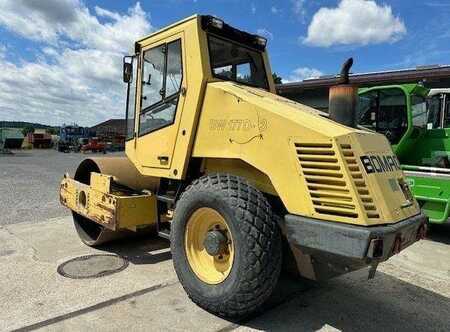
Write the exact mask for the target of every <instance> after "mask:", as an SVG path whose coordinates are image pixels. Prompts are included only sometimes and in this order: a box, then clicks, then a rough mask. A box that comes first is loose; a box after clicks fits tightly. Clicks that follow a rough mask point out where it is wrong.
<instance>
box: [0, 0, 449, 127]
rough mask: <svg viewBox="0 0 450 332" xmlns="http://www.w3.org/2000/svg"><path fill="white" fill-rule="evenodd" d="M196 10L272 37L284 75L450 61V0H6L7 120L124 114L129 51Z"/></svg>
mask: <svg viewBox="0 0 450 332" xmlns="http://www.w3.org/2000/svg"><path fill="white" fill-rule="evenodd" d="M194 13H200V14H212V15H216V16H218V17H221V18H223V19H225V21H227V22H228V23H230V24H231V25H233V26H236V27H238V28H241V29H243V30H247V31H250V32H254V33H258V34H261V35H264V36H266V37H267V38H268V40H269V52H270V57H271V62H272V68H273V70H274V71H276V72H277V73H278V74H280V75H281V76H282V77H283V78H284V81H285V82H288V81H297V80H301V79H304V78H308V77H316V76H320V75H322V74H334V73H336V72H338V71H339V68H340V65H341V63H342V62H343V61H344V60H345V59H346V58H348V57H350V56H353V57H354V58H355V65H354V68H353V71H354V72H366V71H378V70H388V69H400V68H409V67H415V66H417V65H423V64H447V63H449V62H450V61H448V60H447V59H448V57H449V56H450V43H449V41H450V19H449V17H450V0H428V1H411V0H391V1H389V0H385V1H380V0H376V1H369V0H314V1H313V0H285V1H267V0H263V1H261V0H260V1H244V0H152V1H141V2H136V1H124V0H122V1H107V0H0V36H1V38H0V67H1V70H0V120H22V121H33V122H40V123H46V124H52V125H61V124H62V123H73V122H76V123H78V124H80V125H93V124H95V123H97V122H100V121H103V120H106V119H109V118H118V117H123V115H124V105H125V86H124V84H123V83H122V81H121V70H122V56H123V55H124V54H126V53H129V52H130V51H131V50H132V47H133V42H134V40H136V39H137V38H139V37H142V36H144V35H146V34H148V33H150V32H152V31H155V30H157V29H158V28H160V27H163V26H165V25H167V24H170V23H173V22H175V21H177V20H179V19H182V18H184V17H186V16H189V15H192V14H194Z"/></svg>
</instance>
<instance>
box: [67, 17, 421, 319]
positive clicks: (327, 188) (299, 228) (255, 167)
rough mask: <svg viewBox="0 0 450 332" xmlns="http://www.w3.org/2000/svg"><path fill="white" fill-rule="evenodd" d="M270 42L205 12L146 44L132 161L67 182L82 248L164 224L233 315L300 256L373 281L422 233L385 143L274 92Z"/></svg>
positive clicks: (312, 268) (197, 290)
mask: <svg viewBox="0 0 450 332" xmlns="http://www.w3.org/2000/svg"><path fill="white" fill-rule="evenodd" d="M266 43H267V41H266V39H264V38H263V37H260V36H257V35H253V34H250V33H247V32H244V31H240V30H238V29H236V28H233V27H231V26H230V25H228V24H226V23H225V22H223V21H222V20H220V19H218V18H216V17H212V16H198V15H195V16H192V17H189V18H187V19H184V20H182V21H180V22H178V23H175V24H173V25H170V26H169V27H166V28H164V29H162V30H160V31H157V32H155V33H153V34H151V35H150V36H148V37H145V38H142V39H140V40H138V41H137V42H136V43H135V47H134V49H135V53H134V54H133V55H131V56H129V57H126V58H125V59H124V70H123V77H124V81H125V82H126V83H127V86H128V94H127V111H126V119H127V133H128V134H127V142H126V150H125V152H126V157H123V158H121V157H115V158H114V157H113V158H89V159H86V160H84V161H83V162H82V163H81V164H80V165H79V167H78V169H77V171H76V172H75V175H74V177H73V178H72V177H70V176H69V175H65V177H64V179H63V180H62V182H61V186H60V200H61V203H62V204H63V205H64V206H66V207H68V208H69V209H71V210H72V212H73V219H74V223H75V227H76V230H77V232H78V234H79V236H80V238H81V240H82V241H83V242H84V243H86V244H87V245H91V246H96V245H99V244H101V243H104V242H106V241H109V240H112V239H114V238H117V237H120V236H125V235H126V234H129V233H130V232H136V231H139V230H142V229H154V230H155V234H157V235H159V236H161V237H163V238H167V239H170V246H171V252H172V257H173V264H174V267H175V271H176V273H177V275H178V278H179V280H180V282H181V284H182V286H183V287H184V289H185V291H186V292H187V294H188V295H189V297H190V298H191V299H192V300H193V301H194V302H195V303H197V304H198V305H200V306H201V307H203V308H205V309H206V310H208V311H210V312H212V313H215V314H217V315H220V316H225V317H241V316H245V315H249V314H251V313H253V312H255V311H256V310H258V309H260V308H261V307H262V305H263V304H264V303H265V302H266V300H267V299H268V298H269V297H270V295H271V294H272V293H273V291H274V289H275V286H276V284H277V281H278V278H279V275H280V270H281V266H282V262H283V261H285V260H289V258H290V257H292V259H293V260H294V266H296V267H298V271H299V273H300V274H301V275H302V276H304V277H306V278H310V279H313V280H325V279H328V278H331V277H335V276H338V275H341V274H344V273H348V272H351V271H354V270H358V269H361V268H363V267H367V266H370V267H371V268H370V273H369V276H370V277H373V275H374V273H375V270H376V267H377V265H378V263H380V262H383V261H385V260H387V259H388V258H389V257H391V256H392V255H395V254H397V253H398V252H400V251H401V250H403V249H404V248H406V247H408V246H409V245H411V244H413V243H414V242H416V241H418V240H419V239H421V238H423V237H424V234H425V229H426V217H425V215H424V214H422V213H421V211H420V208H419V205H418V203H417V201H416V200H415V199H414V197H412V195H411V192H410V190H409V187H408V185H407V184H406V182H405V179H404V176H403V173H402V171H401V169H400V165H399V164H398V161H397V158H396V157H395V155H394V153H393V151H392V148H391V146H390V144H389V142H388V141H387V139H386V138H385V137H384V136H383V135H380V134H378V133H372V132H368V131H361V130H358V129H356V128H351V127H348V126H345V125H342V124H341V123H338V122H335V121H332V120H330V119H328V118H327V117H325V116H323V114H322V113H321V112H319V111H316V110H314V109H312V108H309V107H307V106H304V105H301V104H299V103H296V102H293V101H290V100H288V99H285V98H282V97H280V96H278V95H276V94H275V85H274V82H273V78H272V75H271V73H272V71H271V69H270V65H269V61H268V55H267V51H266ZM373 160H387V162H388V167H385V168H382V169H379V168H378V167H376V168H374V166H373V164H372V162H373ZM283 247H284V248H285V251H284V252H283ZM374 310H376V308H374Z"/></svg>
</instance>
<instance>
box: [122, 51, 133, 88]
mask: <svg viewBox="0 0 450 332" xmlns="http://www.w3.org/2000/svg"><path fill="white" fill-rule="evenodd" d="M132 79H133V57H132V56H124V57H123V81H124V82H125V83H129V82H131V80H132Z"/></svg>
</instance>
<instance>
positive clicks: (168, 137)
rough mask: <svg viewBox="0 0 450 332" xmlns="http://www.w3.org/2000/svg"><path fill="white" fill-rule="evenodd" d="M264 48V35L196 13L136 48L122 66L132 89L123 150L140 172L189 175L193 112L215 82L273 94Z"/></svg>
mask: <svg viewBox="0 0 450 332" xmlns="http://www.w3.org/2000/svg"><path fill="white" fill-rule="evenodd" d="M266 44H267V40H266V39H265V38H264V37H261V36H258V35H254V34H250V33H247V32H244V31H241V30H238V29H235V28H233V27H231V26H230V25H228V24H226V23H224V22H223V21H222V20H220V19H218V18H216V17H213V16H198V15H195V16H192V17H189V18H187V19H185V20H183V21H180V22H178V23H176V24H174V25H172V26H169V27H168V28H166V29H162V30H160V31H158V32H156V33H154V34H152V35H150V36H148V37H145V38H143V39H141V40H138V41H137V42H136V43H135V54H134V55H132V56H127V57H125V58H124V63H123V80H124V82H126V83H128V93H127V111H126V120H127V121H126V123H127V140H126V148H125V152H126V154H127V156H128V157H129V158H130V159H131V160H132V161H133V163H135V164H136V165H137V167H138V169H139V170H140V172H141V173H143V174H154V173H155V171H156V172H157V175H158V176H166V177H171V178H175V179H180V178H182V177H183V174H185V172H186V170H187V159H186V158H185V156H186V155H188V154H189V149H190V147H191V146H192V143H193V140H194V135H193V133H194V131H195V123H196V117H195V114H196V113H197V110H198V109H199V107H201V106H202V98H203V97H202V96H203V95H204V93H205V89H206V88H207V87H208V85H209V84H210V83H211V84H214V83H217V82H223V81H227V82H231V83H233V84H236V85H240V86H243V87H244V86H246V87H249V88H256V89H262V90H266V91H268V92H272V93H275V85H274V82H273V78H272V75H271V70H270V66H269V61H268V57H267V53H266ZM179 134H181V135H179ZM180 136H181V137H182V138H181V139H180ZM183 136H184V137H183ZM177 154H178V158H177ZM181 155H184V156H181Z"/></svg>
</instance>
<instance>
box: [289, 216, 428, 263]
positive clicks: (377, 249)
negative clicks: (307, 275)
mask: <svg viewBox="0 0 450 332" xmlns="http://www.w3.org/2000/svg"><path fill="white" fill-rule="evenodd" d="M426 223H427V217H426V216H425V215H424V214H423V213H420V214H418V215H416V216H413V217H410V218H407V219H405V220H402V221H400V222H397V223H395V224H390V225H383V226H372V227H370V226H369V227H365V226H356V225H349V224H342V223H333V222H327V221H319V220H317V219H312V218H305V217H301V216H296V215H286V216H285V230H286V235H287V238H288V241H289V242H290V243H292V244H295V245H297V246H299V247H300V249H301V250H302V252H303V253H304V254H314V253H315V252H323V253H328V254H333V255H338V256H342V257H348V258H350V259H357V260H364V261H366V263H370V262H371V261H372V260H377V261H385V260H387V259H388V258H389V257H391V256H392V255H394V254H396V253H398V252H400V251H401V250H403V249H404V248H406V247H408V246H410V245H411V244H413V243H414V242H416V241H418V240H419V239H421V238H423V237H424V235H425V231H426Z"/></svg>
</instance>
